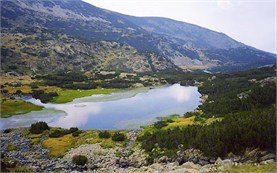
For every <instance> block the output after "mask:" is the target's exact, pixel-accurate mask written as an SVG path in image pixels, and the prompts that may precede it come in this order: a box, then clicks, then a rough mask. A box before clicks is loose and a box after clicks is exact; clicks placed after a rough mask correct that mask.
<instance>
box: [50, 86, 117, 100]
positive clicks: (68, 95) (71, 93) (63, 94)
mask: <svg viewBox="0 0 277 173" xmlns="http://www.w3.org/2000/svg"><path fill="white" fill-rule="evenodd" d="M115 91H118V89H101V88H97V89H90V90H70V89H65V90H57V93H58V95H59V96H57V97H55V98H54V99H53V101H52V102H53V103H67V102H71V101H72V100H74V99H75V98H81V97H86V96H91V95H94V94H110V93H112V92H115Z"/></svg>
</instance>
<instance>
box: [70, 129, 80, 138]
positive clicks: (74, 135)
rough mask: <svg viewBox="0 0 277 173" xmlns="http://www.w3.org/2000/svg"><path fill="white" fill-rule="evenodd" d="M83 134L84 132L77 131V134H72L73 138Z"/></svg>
mask: <svg viewBox="0 0 277 173" xmlns="http://www.w3.org/2000/svg"><path fill="white" fill-rule="evenodd" d="M81 133H82V131H80V130H78V131H76V132H73V133H72V136H73V137H77V136H79V135H80V134H81Z"/></svg>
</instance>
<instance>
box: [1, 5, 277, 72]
mask: <svg viewBox="0 0 277 173" xmlns="http://www.w3.org/2000/svg"><path fill="white" fill-rule="evenodd" d="M1 27H2V36H1V40H2V47H1V55H2V59H1V61H2V70H3V72H8V71H17V72H19V73H23V74H26V73H27V74H30V73H45V72H49V71H52V70H80V71H89V70H121V71H133V72H154V71H160V70H165V69H177V68H178V67H180V68H183V69H214V70H216V71H232V70H241V69H245V68H251V67H255V66H261V65H267V64H273V63H275V60H276V58H275V55H274V54H270V53H267V52H263V51H260V50H257V49H254V48H251V47H249V46H246V45H244V44H242V43H239V42H237V41H235V40H233V39H232V38H230V37H228V36H226V35H225V34H222V33H217V32H214V31H211V30H208V29H205V28H201V27H199V26H196V25H191V24H187V23H184V22H178V21H174V20H171V19H165V18H138V17H132V16H126V15H122V14H119V13H115V12H112V11H108V10H104V9H101V8H97V7H95V6H92V5H90V4H88V3H85V2H83V1H81V0H47V1H31V0H24V1H23V0H14V1H8V0H7V1H2V2H1Z"/></svg>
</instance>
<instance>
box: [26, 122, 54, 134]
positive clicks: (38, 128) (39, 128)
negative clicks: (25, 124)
mask: <svg viewBox="0 0 277 173" xmlns="http://www.w3.org/2000/svg"><path fill="white" fill-rule="evenodd" d="M49 129H50V128H49V126H48V125H47V123H45V122H43V121H40V122H37V123H34V124H32V125H31V127H30V133H32V134H40V133H42V132H43V131H45V130H49Z"/></svg>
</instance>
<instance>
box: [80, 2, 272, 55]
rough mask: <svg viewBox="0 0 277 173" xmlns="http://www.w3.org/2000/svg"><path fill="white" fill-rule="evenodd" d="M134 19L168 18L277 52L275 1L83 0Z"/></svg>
mask: <svg viewBox="0 0 277 173" xmlns="http://www.w3.org/2000/svg"><path fill="white" fill-rule="evenodd" d="M84 1H86V2H88V3H90V4H92V5H95V6H97V7H101V8H105V9H108V10H112V11H116V12H120V13H123V14H129V15H134V16H158V17H168V18H171V19H176V20H179V21H184V22H188V23H193V24H196V25H199V26H203V27H206V28H209V29H211V30H215V31H218V32H223V33H225V34H227V35H229V36H230V37H232V38H234V39H236V40H238V41H240V42H242V43H245V44H247V45H250V46H253V47H256V48H258V49H261V50H265V51H269V52H275V53H277V50H276V44H277V43H276V33H277V30H276V20H277V19H276V13H277V12H276V9H277V2H276V0H252V1H250V0H84Z"/></svg>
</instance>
